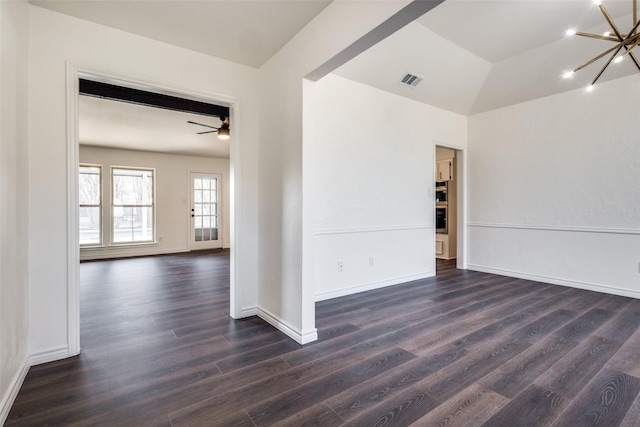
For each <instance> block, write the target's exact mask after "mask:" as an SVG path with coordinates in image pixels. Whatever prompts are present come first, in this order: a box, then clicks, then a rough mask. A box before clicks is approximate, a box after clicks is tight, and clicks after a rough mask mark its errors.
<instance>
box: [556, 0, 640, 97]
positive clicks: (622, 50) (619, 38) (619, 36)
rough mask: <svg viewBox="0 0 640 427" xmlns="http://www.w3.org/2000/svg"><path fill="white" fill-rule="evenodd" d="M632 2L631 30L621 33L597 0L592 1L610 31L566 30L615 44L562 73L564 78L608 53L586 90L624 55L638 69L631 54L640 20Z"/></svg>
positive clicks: (639, 64)
mask: <svg viewBox="0 0 640 427" xmlns="http://www.w3.org/2000/svg"><path fill="white" fill-rule="evenodd" d="M632 2H633V28H631V30H630V31H629V32H628V33H623V32H621V31H620V29H619V28H618V26H617V25H616V24H615V22H613V19H612V18H611V15H609V12H607V9H606V8H605V7H604V5H603V4H602V3H601V1H599V0H596V1H595V2H594V3H595V4H596V5H597V6H598V8H599V9H600V12H602V15H604V19H605V20H606V21H607V23H608V24H609V26H610V27H611V31H607V32H606V33H604V34H592V33H584V32H582V31H575V30H569V31H567V35H570V36H573V35H576V36H582V37H589V38H592V39H598V40H605V41H609V42H612V43H615V45H614V46H613V47H612V48H610V49H608V50H605V51H604V52H602V53H601V54H600V55H598V56H596V57H595V58H593V59H590V60H589V61H587V62H585V63H584V64H582V65H580V66H579V67H577V68H575V69H574V70H573V71H568V72H567V73H565V74H564V76H563V77H564V78H569V77H571V76H573V73H575V72H577V71H580V70H582V69H583V68H584V67H586V66H588V65H591V64H593V63H594V62H596V61H597V60H599V59H601V58H604V57H605V56H607V55H609V54H611V55H610V57H609V60H608V61H607V62H606V64H604V66H603V67H602V68H601V69H600V71H599V72H598V74H596V77H595V78H594V79H593V81H592V82H591V85H589V86H588V87H587V90H589V91H590V90H591V89H593V85H595V84H596V82H597V81H598V79H599V78H600V76H602V73H604V72H605V70H606V69H607V68H608V67H609V65H610V64H611V63H612V62H613V63H614V64H615V63H618V62H620V61H622V60H623V59H624V58H625V57H626V56H629V57H630V58H631V60H632V61H633V63H634V64H635V65H636V67H637V68H638V70H639V71H640V62H638V58H636V56H635V55H634V54H633V49H635V47H636V46H638V44H640V33H638V31H637V30H638V26H639V25H640V21H638V0H632Z"/></svg>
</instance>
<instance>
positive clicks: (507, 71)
mask: <svg viewBox="0 0 640 427" xmlns="http://www.w3.org/2000/svg"><path fill="white" fill-rule="evenodd" d="M31 3H33V4H35V5H38V6H42V7H46V8H49V9H53V10H57V11H60V12H63V13H67V14H70V15H73V16H76V17H79V18H83V19H87V20H90V21H94V22H97V23H100V24H104V25H108V26H111V27H114V28H119V29H123V30H125V31H129V32H132V33H137V34H141V35H143V36H146V37H150V38H154V39H157V40H160V41H164V42H167V43H171V44H174V45H178V46H182V47H185V48H188V49H191V50H195V51H199V52H203V53H207V54H210V55H214V56H217V57H220V58H223V59H227V60H230V61H234V62H238V63H241V64H246V65H249V66H253V67H259V66H260V65H261V64H263V63H264V62H265V61H266V60H267V59H268V58H270V57H271V56H272V55H273V54H274V53H275V52H277V51H278V50H279V49H280V47H281V46H282V45H284V43H286V42H287V41H288V40H289V39H290V38H291V37H293V36H294V35H295V33H296V32H297V31H298V30H299V29H301V28H302V27H304V25H306V24H307V23H308V22H309V21H310V20H311V19H313V17H314V16H316V15H317V14H318V13H319V12H320V11H322V9H324V8H325V7H326V6H327V5H328V4H329V3H330V2H329V1H315V0H292V1H280V0H259V1H256V0H253V1H251V0H244V1H218V0H202V1H197V0H196V1H190V0H167V1H154V0H145V1H135V0H118V1H115V0H108V1H103V0H70V1H69V0H62V1H61V0H31ZM363 4H364V3H363ZM603 4H604V5H605V6H606V8H607V9H608V10H609V12H610V13H611V15H612V16H613V18H614V20H615V21H616V23H617V24H618V25H619V26H620V27H622V30H623V31H624V32H626V31H628V30H629V29H630V27H631V26H632V22H631V21H632V18H631V8H632V0H603ZM569 28H574V29H577V30H582V31H590V32H596V33H601V32H603V31H605V30H607V29H608V28H607V25H606V22H605V20H604V18H603V16H602V14H601V13H600V11H599V10H598V8H597V7H596V6H595V5H594V3H593V0H446V1H445V2H444V3H442V4H441V5H439V6H437V7H436V8H434V9H433V10H432V11H431V12H429V13H427V14H426V15H424V16H423V17H421V18H419V19H418V20H417V21H415V22H413V23H411V24H409V25H408V26H406V27H405V28H403V29H401V30H400V31H398V32H396V33H395V34H393V35H392V36H390V37H388V38H387V39H386V40H383V41H382V42H380V43H378V44H377V45H375V46H373V47H372V48H370V49H369V50H367V51H365V52H364V53H362V54H361V55H360V56H358V57H357V58H354V59H353V60H351V61H350V62H349V63H347V64H345V65H344V66H342V67H341V68H339V69H338V70H336V74H338V75H341V76H343V77H346V78H349V79H352V80H355V81H359V82H362V83H365V84H368V85H371V86H374V87H377V88H380V89H382V90H385V91H389V92H393V93H397V94H399V95H401V96H405V97H408V98H412V99H415V100H417V101H420V102H424V103H428V104H431V105H434V106H436V107H440V108H443V109H446V110H449V111H453V112H457V113H460V114H464V115H469V114H474V113H479V112H483V111H488V110H491V109H495V108H499V107H503V106H507V105H512V104H516V103H520V102H525V101H528V100H532V99H536V98H540V97H544V96H549V95H552V94H555V93H560V92H564V91H568V90H574V89H577V88H580V87H585V86H587V85H588V84H589V82H590V81H591V79H593V77H594V76H595V75H596V73H597V72H598V70H599V69H600V67H601V66H602V64H603V62H602V61H601V62H599V63H595V64H593V65H591V66H589V67H587V68H585V69H584V70H582V71H580V72H579V73H576V75H575V76H574V77H573V78H572V79H568V80H564V79H562V78H561V75H562V74H563V72H565V71H567V70H570V69H573V68H575V67H576V66H578V65H580V64H582V63H584V62H586V61H587V60H589V59H591V58H592V57H594V56H595V55H597V54H599V53H600V52H602V51H604V50H606V49H608V48H609V47H611V46H612V44H611V43H610V42H606V41H600V40H593V39H585V38H581V37H573V38H567V37H565V35H564V33H565V31H566V30H567V29H569ZM406 72H411V73H414V74H418V75H420V76H422V77H424V80H423V81H422V82H421V83H420V85H419V86H418V87H416V88H406V87H402V86H400V85H399V84H397V81H398V80H399V79H400V78H401V77H402V76H403V75H404V74H405V73H406ZM634 72H637V70H636V69H635V68H634V66H633V64H632V63H631V61H628V60H627V61H624V62H623V63H621V64H616V65H615V66H614V65H612V66H611V67H610V69H609V70H607V72H606V73H605V74H604V75H603V77H602V78H601V79H600V82H606V81H607V80H609V79H613V78H619V77H622V76H625V75H629V74H631V73H634ZM593 94H594V95H596V94H597V87H596V90H595V91H594V93H593ZM103 102H110V101H103ZM118 104H121V103H118ZM112 107H113V105H109V104H105V105H103V106H98V105H93V106H86V109H87V111H88V112H89V111H91V114H93V116H91V117H92V118H89V116H88V115H87V116H84V114H83V116H82V117H81V122H82V121H85V120H94V119H96V118H98V117H100V118H101V120H103V119H105V118H108V120H114V122H113V123H111V124H109V125H107V124H105V125H102V126H103V129H101V130H99V131H98V130H94V131H93V132H99V133H95V134H94V136H91V132H90V131H89V130H85V131H86V133H85V134H84V135H85V136H86V138H87V139H86V140H85V141H87V142H89V141H90V142H89V143H91V144H92V145H97V144H99V143H108V141H107V138H106V137H104V135H111V136H113V135H114V134H120V135H125V134H126V135H130V136H129V139H130V140H133V139H134V138H133V136H132V135H141V132H142V129H141V128H140V124H142V123H149V126H148V128H149V129H150V130H151V131H152V132H154V134H153V135H151V136H150V137H148V138H147V141H153V142H152V144H151V145H152V146H153V147H160V146H163V145H165V144H166V146H167V147H171V149H173V150H177V151H181V150H180V148H176V143H175V142H170V141H169V140H172V141H175V140H176V139H177V138H178V135H177V133H175V132H177V130H176V131H174V130H170V129H168V128H167V126H166V125H167V124H169V123H171V122H176V123H179V124H180V129H181V136H180V137H181V138H182V137H184V138H185V140H181V142H180V146H181V147H186V146H187V141H186V139H189V140H191V141H193V142H194V143H196V144H197V143H199V146H198V148H197V149H198V150H203V147H202V141H203V140H214V141H217V138H216V137H215V134H210V135H208V136H207V135H205V136H194V133H195V132H193V131H194V129H192V128H189V127H186V128H185V125H184V123H186V119H185V118H184V117H181V118H178V119H175V120H169V119H168V118H162V119H158V120H154V119H152V118H151V115H150V114H148V112H142V111H135V112H134V111H133V109H132V108H131V106H127V107H126V109H127V113H126V114H131V115H133V114H140V115H139V116H138V115H136V116H127V117H125V116H124V113H122V112H115V111H109V110H111V108H112ZM123 108H125V107H123ZM153 110H154V111H156V110H157V109H153ZM87 114H89V113H87ZM158 114H160V115H165V114H168V112H166V111H162V110H160V111H158ZM180 114H182V113H180ZM198 117H200V118H201V120H202V116H198ZM204 119H206V118H204ZM212 120H213V119H212ZM195 121H198V120H195ZM115 124H117V125H118V126H127V127H122V128H120V130H118V131H116V130H114V129H115V127H114V125H115ZM99 126H100V125H98V124H91V126H89V125H87V127H94V128H95V129H99ZM145 126H146V125H145ZM176 126H177V125H176ZM190 126H192V125H190ZM232 128H233V126H232ZM82 132H83V131H82V129H81V133H82ZM96 135H101V136H100V137H98V136H96ZM81 137H82V135H81ZM101 139H102V140H103V141H102V142H100V141H99V140H101ZM131 144H133V141H131ZM148 145H149V144H147V146H148ZM130 148H131V146H130ZM140 149H147V148H140ZM208 150H209V154H208V155H211V156H215V157H219V156H221V155H223V154H221V153H222V151H218V150H223V148H219V147H216V148H212V147H209V148H208ZM226 150H228V147H227V148H226ZM212 151H215V154H212ZM198 152H199V153H202V151H198ZM202 155H205V154H202ZM226 155H227V156H228V151H227V154H226Z"/></svg>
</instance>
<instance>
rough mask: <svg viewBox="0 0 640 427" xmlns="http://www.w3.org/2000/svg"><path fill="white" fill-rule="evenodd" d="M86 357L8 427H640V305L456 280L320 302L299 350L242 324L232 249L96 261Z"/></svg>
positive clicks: (84, 324) (449, 270)
mask: <svg viewBox="0 0 640 427" xmlns="http://www.w3.org/2000/svg"><path fill="white" fill-rule="evenodd" d="M80 272H81V282H82V287H81V344H82V349H83V351H82V354H81V355H80V356H78V357H73V358H70V359H66V360H62V361H58V362H53V363H48V364H44V365H40V366H35V367H32V368H31V369H30V371H29V373H28V375H27V378H26V380H25V383H24V385H23V387H22V389H21V391H20V393H19V395H18V397H17V400H16V402H15V404H14V405H13V408H12V409H11V412H10V414H9V418H8V420H7V423H6V425H10V426H14V425H16V426H44V425H64V426H68V425H78V426H136V427H144V426H174V427H176V426H224V427H226V426H252V427H253V426H303V425H304V426H331V427H334V426H341V425H344V426H358V427H360V426H406V425H415V426H464V427H471V426H490V427H500V426H558V427H565V426H593V425H599V426H606V427H614V426H622V427H632V426H640V300H634V299H630V298H623V297H618V296H610V295H604V294H598V293H595V292H589V291H583V290H577V289H571V288H564V287H559V286H552V285H547V284H542V283H536V282H531V281H526V280H519V279H513V278H507V277H501V276H493V275H490V274H484V273H478V272H472V271H462V270H456V269H455V266H454V264H453V263H452V262H438V275H437V277H434V278H431V279H426V280H419V281H415V282H411V283H407V284H403V285H398V286H394V287H391V288H386V289H379V290H375V291H370V292H366V293H361V294H357V295H351V296H348V297H343V298H339V299H334V300H330V301H324V302H321V303H318V304H317V306H316V316H317V327H318V331H319V336H320V339H319V340H318V341H317V342H315V343H313V344H309V345H306V346H299V345H298V344H296V343H294V342H293V341H291V340H290V339H289V338H287V337H286V336H284V335H283V334H281V333H280V332H278V331H276V330H275V329H273V328H272V327H271V326H269V325H267V324H266V323H265V322H264V321H262V320H261V319H259V318H256V317H253V318H248V319H243V320H233V319H230V318H229V316H228V307H229V253H228V251H224V250H218V251H203V252H196V253H191V254H181V255H170V256H158V257H149V258H135V259H125V260H118V261H97V262H87V263H83V264H81V266H80Z"/></svg>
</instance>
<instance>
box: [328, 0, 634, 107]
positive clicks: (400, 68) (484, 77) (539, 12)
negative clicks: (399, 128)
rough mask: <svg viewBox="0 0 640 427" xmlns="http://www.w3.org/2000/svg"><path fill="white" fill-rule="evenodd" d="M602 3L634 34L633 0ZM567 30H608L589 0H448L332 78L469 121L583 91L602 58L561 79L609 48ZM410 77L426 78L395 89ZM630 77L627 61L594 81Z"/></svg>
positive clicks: (600, 64)
mask: <svg viewBox="0 0 640 427" xmlns="http://www.w3.org/2000/svg"><path fill="white" fill-rule="evenodd" d="M603 4H604V5H605V7H606V8H607V10H608V11H609V13H610V14H611V15H612V16H613V18H614V20H615V22H616V24H617V25H619V26H620V27H621V29H623V31H624V32H626V31H628V30H630V29H631V27H632V17H631V10H632V2H631V0H604V2H603ZM571 28H573V29H577V30H580V31H587V32H595V33H602V32H604V31H605V30H608V29H609V28H608V26H607V24H606V21H605V19H604V17H603V15H602V14H601V12H600V11H599V10H598V8H597V6H595V5H594V2H593V0H557V1H550V0H494V1H491V0H447V1H445V2H444V3H442V4H441V5H439V6H438V7H436V8H434V9H433V10H432V11H431V12H429V13H427V14H425V15H424V16H423V17H421V18H419V19H418V20H416V21H415V22H413V23H411V24H409V25H408V26H406V27H405V28H403V29H402V30H400V31H398V32H397V33H395V34H393V35H392V36H390V37H389V38H387V39H386V40H384V41H382V42H381V43H378V44H377V45H376V46H373V47H372V48H370V49H369V50H368V51H366V52H364V53H363V54H361V55H360V56H358V57H357V58H354V59H353V60H351V61H350V62H349V63H347V64H345V65H344V66H342V67H341V68H340V69H338V70H336V74H338V75H341V76H343V77H346V78H349V79H352V80H356V81H360V82H362V83H365V84H368V85H371V86H374V87H378V88H380V89H383V90H386V91H389V92H393V93H397V94H398V95H401V96H405V97H408V98H412V99H415V100H417V101H420V102H425V103H428V104H431V105H434V106H437V107H440V108H444V109H446V110H449V111H453V112H457V113H460V114H464V115H469V114H474V113H479V112H483V111H488V110H492V109H495V108H500V107H504V106H507V105H513V104H517V103H520V102H525V101H529V100H532V99H536V98H541V97H544V96H549V95H552V94H555V93H560V92H564V91H569V90H574V89H577V88H580V87H586V86H587V85H588V84H589V83H590V82H591V80H592V79H593V78H594V77H595V75H596V74H597V72H598V71H599V70H600V68H601V67H602V65H604V61H605V60H601V61H599V62H597V63H594V64H592V65H591V66H589V67H587V68H585V69H584V70H582V71H580V72H578V73H576V74H575V75H574V77H573V78H571V79H568V80H565V79H562V74H563V73H564V72H565V71H568V70H571V69H574V68H575V67H577V66H578V65H581V64H582V63H584V62H586V61H587V60H589V59H591V58H593V57H594V56H596V55H597V54H599V53H601V52H603V51H605V50H607V49H608V48H610V47H612V46H613V44H612V43H611V42H606V41H601V40H594V39H586V38H582V37H566V36H565V32H566V31H567V30H568V29H571ZM407 72H411V73H414V74H417V75H419V76H422V77H424V80H423V81H422V82H421V83H420V85H419V86H418V87H416V88H406V87H402V86H400V85H398V84H397V82H398V81H399V80H400V78H401V77H402V76H403V75H404V74H405V73H407ZM634 72H637V69H636V68H635V67H634V65H633V63H632V62H631V61H629V60H627V61H624V62H622V63H620V64H616V65H615V66H614V65H612V66H611V67H610V68H609V69H608V70H607V71H606V72H605V74H604V75H603V76H602V78H601V79H600V80H599V82H605V81H607V80H609V79H612V78H619V77H623V76H626V75H629V74H631V73H634Z"/></svg>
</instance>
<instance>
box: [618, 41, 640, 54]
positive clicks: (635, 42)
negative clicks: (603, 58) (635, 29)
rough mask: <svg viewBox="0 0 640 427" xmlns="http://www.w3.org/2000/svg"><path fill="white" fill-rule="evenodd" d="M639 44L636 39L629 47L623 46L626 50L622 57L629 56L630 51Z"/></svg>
mask: <svg viewBox="0 0 640 427" xmlns="http://www.w3.org/2000/svg"><path fill="white" fill-rule="evenodd" d="M639 44H640V38H636V41H634V42H633V44H632V45H631V46H629V45H626V44H625V45H624V48H625V49H626V50H627V51H626V52H625V53H623V54H622V56H626V55H630V54H631V51H632V50H633V49H634V48H635V47H636V46H638V45H639Z"/></svg>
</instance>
